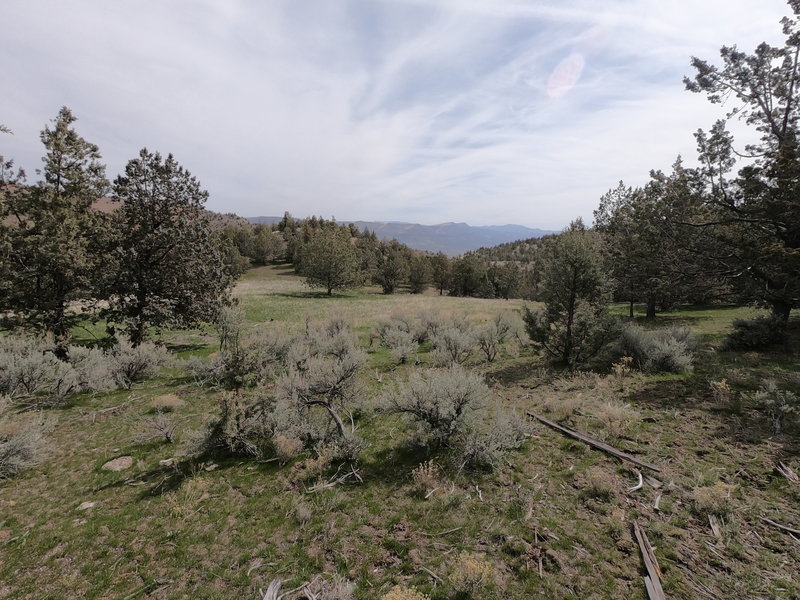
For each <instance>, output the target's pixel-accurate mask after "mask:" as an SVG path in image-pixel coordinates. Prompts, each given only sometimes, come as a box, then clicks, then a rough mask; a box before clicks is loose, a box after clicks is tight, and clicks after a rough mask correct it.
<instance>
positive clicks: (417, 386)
mask: <svg viewBox="0 0 800 600" xmlns="http://www.w3.org/2000/svg"><path fill="white" fill-rule="evenodd" d="M488 397H489V388H488V387H487V386H486V384H485V383H484V382H483V381H482V380H481V378H480V377H478V376H477V375H475V374H473V373H470V372H468V371H466V370H464V369H463V368H462V367H460V366H459V365H452V366H451V367H450V368H448V369H426V370H422V371H415V372H414V373H412V374H411V376H410V377H409V378H408V381H407V382H406V383H405V384H401V385H398V386H396V387H395V389H394V390H392V391H391V392H390V393H389V395H388V396H387V403H388V405H389V410H390V411H391V412H395V413H402V414H406V415H408V416H409V417H410V418H411V420H412V421H413V422H414V423H415V424H416V425H417V428H418V430H417V440H418V442H419V443H421V444H422V445H423V446H426V447H429V448H437V447H440V446H448V444H449V442H450V440H451V438H453V436H455V435H457V434H459V433H462V432H464V431H465V430H466V428H467V426H468V424H469V420H470V418H471V417H472V416H473V415H474V413H475V412H476V411H478V410H480V409H482V408H483V407H484V406H485V405H486V401H487V399H488Z"/></svg>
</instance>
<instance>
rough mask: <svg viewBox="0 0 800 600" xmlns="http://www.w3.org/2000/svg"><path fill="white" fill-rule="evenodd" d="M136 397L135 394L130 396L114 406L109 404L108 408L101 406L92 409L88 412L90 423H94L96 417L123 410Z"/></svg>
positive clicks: (136, 398)
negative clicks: (97, 408) (98, 408)
mask: <svg viewBox="0 0 800 600" xmlns="http://www.w3.org/2000/svg"><path fill="white" fill-rule="evenodd" d="M138 399H139V398H138V397H136V396H131V397H129V398H128V399H127V400H126V401H125V402H123V403H122V404H118V405H116V406H109V407H108V408H101V409H100V410H93V411H92V412H91V413H89V415H90V416H91V417H92V423H95V422H96V421H97V417H105V416H109V415H116V414H119V413H121V412H122V411H123V410H125V409H126V408H128V405H129V404H130V403H131V402H133V401H134V400H138Z"/></svg>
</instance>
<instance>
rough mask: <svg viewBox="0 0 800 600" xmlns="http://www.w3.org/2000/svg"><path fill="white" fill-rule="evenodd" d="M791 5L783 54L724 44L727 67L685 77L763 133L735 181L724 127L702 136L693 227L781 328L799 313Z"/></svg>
mask: <svg viewBox="0 0 800 600" xmlns="http://www.w3.org/2000/svg"><path fill="white" fill-rule="evenodd" d="M789 6H790V7H791V9H792V13H793V15H792V16H791V17H786V18H784V19H783V20H782V25H783V33H784V35H785V36H786V41H785V43H784V44H783V45H782V46H772V45H770V44H767V43H761V44H760V45H759V46H758V47H757V48H756V49H755V51H754V52H753V53H752V54H748V53H745V52H742V51H740V50H738V49H737V48H736V47H735V46H723V47H722V48H721V49H720V57H721V59H722V64H721V65H720V66H716V65H712V64H710V63H708V62H706V61H705V60H701V59H699V58H696V57H695V58H692V67H694V69H695V71H696V72H695V74H694V77H693V78H688V77H687V78H685V79H684V82H685V84H686V88H687V89H688V90H689V91H692V92H696V93H702V94H705V95H706V97H707V98H708V100H709V101H710V102H711V103H713V104H721V103H723V102H724V103H726V105H727V106H728V107H730V108H729V111H728V113H727V115H726V119H730V118H733V117H738V118H739V119H741V120H743V121H744V122H745V123H746V124H747V125H750V126H752V127H754V128H755V130H756V131H757V132H758V135H759V139H758V141H757V142H756V143H754V144H750V145H748V146H746V147H745V153H746V154H747V155H749V156H750V157H751V158H754V160H753V161H752V162H750V163H749V164H747V165H746V166H744V167H743V168H741V169H740V170H739V172H738V174H733V173H732V172H733V169H734V167H735V165H736V154H737V152H736V151H735V150H734V140H733V137H732V136H731V134H730V133H729V132H728V131H727V130H726V126H725V122H724V121H718V122H717V123H716V124H715V125H714V126H713V127H712V128H711V130H710V131H709V132H704V131H702V130H701V131H698V133H697V135H696V138H697V142H698V150H699V154H700V162H701V165H702V166H701V167H700V169H699V173H700V174H701V176H702V177H703V180H704V182H705V191H706V205H705V208H706V211H705V214H704V215H703V216H702V218H700V219H696V220H695V221H694V222H693V225H694V226H695V227H700V228H702V230H703V231H704V232H705V233H706V235H707V236H708V237H709V239H710V240H711V242H712V243H711V246H712V247H717V246H720V247H721V248H722V249H723V251H722V252H712V253H708V255H707V259H708V260H709V262H712V263H713V264H714V265H715V266H716V267H717V268H718V269H719V272H720V273H722V274H724V275H726V276H728V277H729V279H730V280H731V281H733V282H736V283H737V284H738V285H739V288H740V290H741V291H742V292H744V293H745V294H747V295H748V296H749V297H750V298H751V299H755V300H758V301H761V302H763V303H764V304H766V305H768V306H770V307H771V308H772V311H773V312H774V314H775V315H776V316H778V317H779V318H781V319H782V320H783V321H784V322H785V321H786V320H788V317H789V312H790V311H791V309H792V308H795V307H797V306H798V305H800V278H798V277H797V273H798V272H800V201H798V198H799V197H800V131H799V128H800V22H799V20H798V16H799V15H800V0H790V1H789Z"/></svg>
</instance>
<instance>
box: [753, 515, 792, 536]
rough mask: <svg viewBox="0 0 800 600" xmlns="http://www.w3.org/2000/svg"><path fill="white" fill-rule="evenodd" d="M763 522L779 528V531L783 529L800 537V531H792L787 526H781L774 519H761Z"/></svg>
mask: <svg viewBox="0 0 800 600" xmlns="http://www.w3.org/2000/svg"><path fill="white" fill-rule="evenodd" d="M761 520H762V521H764V523H766V524H767V525H772V526H773V527H777V528H778V529H782V530H783V531H786V532H788V533H793V534H795V535H800V529H792V528H791V527H787V526H786V525H781V524H780V523H776V522H775V521H773V520H772V519H767V518H766V517H761Z"/></svg>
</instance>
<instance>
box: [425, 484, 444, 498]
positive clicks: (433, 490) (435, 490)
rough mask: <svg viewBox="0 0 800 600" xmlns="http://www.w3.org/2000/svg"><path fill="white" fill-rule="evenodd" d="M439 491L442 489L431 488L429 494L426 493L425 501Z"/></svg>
mask: <svg viewBox="0 0 800 600" xmlns="http://www.w3.org/2000/svg"><path fill="white" fill-rule="evenodd" d="M440 489H442V488H440V487H435V488H433V489H432V490H431V491H430V492H428V493H427V494H425V500H427V499H428V498H430V497H431V496H433V494H435V493H436V492H437V491H439V490H440Z"/></svg>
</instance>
